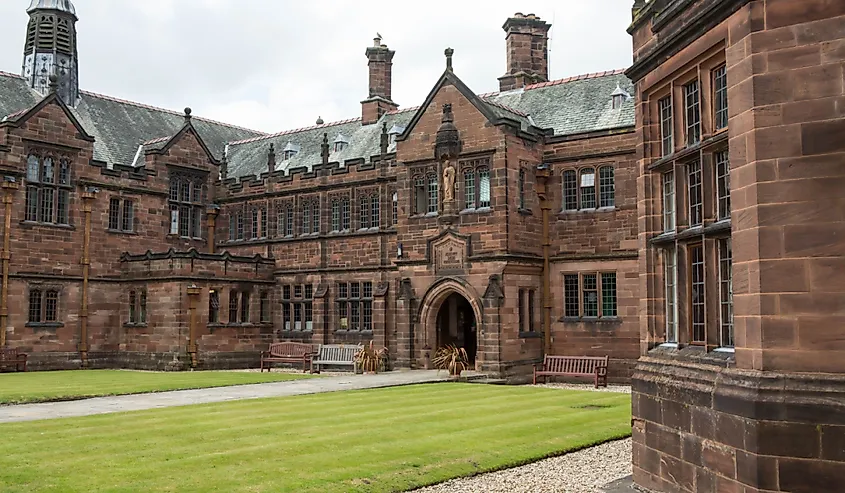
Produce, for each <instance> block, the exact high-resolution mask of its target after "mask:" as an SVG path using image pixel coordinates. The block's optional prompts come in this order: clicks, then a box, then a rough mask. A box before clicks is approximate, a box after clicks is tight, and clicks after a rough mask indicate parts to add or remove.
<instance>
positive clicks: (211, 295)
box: [208, 288, 222, 325]
mask: <svg viewBox="0 0 845 493" xmlns="http://www.w3.org/2000/svg"><path fill="white" fill-rule="evenodd" d="M221 291H222V289H221V288H210V289H209V290H208V323H209V325H219V324H220V292H221Z"/></svg>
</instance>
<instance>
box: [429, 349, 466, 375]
mask: <svg viewBox="0 0 845 493" xmlns="http://www.w3.org/2000/svg"><path fill="white" fill-rule="evenodd" d="M431 362H432V364H433V365H434V367H435V368H437V369H438V370H449V375H451V376H453V377H460V376H461V372H462V371H464V370H466V369H468V368H469V357H467V352H466V349H464V348H462V347H457V346H455V345H454V344H450V345H448V346H443V347H441V348H440V349H438V350H437V352H436V353H435V354H434V358H433V359H432V360H431Z"/></svg>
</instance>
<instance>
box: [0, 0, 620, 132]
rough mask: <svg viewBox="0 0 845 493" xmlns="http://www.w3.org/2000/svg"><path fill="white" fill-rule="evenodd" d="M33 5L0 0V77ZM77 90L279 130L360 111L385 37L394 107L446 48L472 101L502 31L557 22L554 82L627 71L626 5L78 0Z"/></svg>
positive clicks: (425, 85)
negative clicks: (531, 22) (370, 50)
mask: <svg viewBox="0 0 845 493" xmlns="http://www.w3.org/2000/svg"><path fill="white" fill-rule="evenodd" d="M29 2H30V0H0V70H2V71H6V72H13V73H19V72H20V66H21V60H22V52H23V41H24V33H25V30H26V23H27V19H28V17H27V14H26V8H27V7H28V6H29ZM73 2H74V4H75V5H76V10H77V14H78V16H79V19H80V20H79V22H78V24H77V31H78V33H79V55H80V79H81V85H82V87H83V89H86V90H89V91H94V92H100V93H104V94H108V95H111V96H115V97H119V98H123V99H130V100H133V101H139V102H143V103H146V104H151V105H155V106H161V107H165V108H170V109H175V110H181V109H182V108H184V107H185V106H191V107H192V108H193V109H194V114H195V115H198V116H204V117H208V118H214V119H217V120H222V121H225V122H228V123H233V124H237V125H243V126H246V127H249V128H255V129H258V130H263V131H268V132H276V131H280V130H284V129H290V128H296V127H301V126H307V125H312V124H313V123H314V121H315V120H316V118H317V116H318V115H319V116H322V117H323V119H324V120H326V121H333V120H340V119H345V118H352V117H356V116H360V111H361V110H360V101H361V100H362V99H364V98H365V97H366V96H367V94H368V90H367V83H368V82H367V59H366V57H365V56H364V50H365V49H366V47H367V46H369V45H370V44H371V43H372V38H373V37H374V36H375V33H376V32H379V33H381V35H382V36H383V37H384V43H386V44H387V45H388V46H389V47H390V48H391V49H393V50H396V57H395V58H394V60H393V62H394V63H393V99H394V101H396V102H397V103H398V104H399V105H400V106H401V107H408V106H416V105H418V104H420V103H421V102H422V101H423V99H424V98H425V96H426V95H427V94H428V92H429V90H430V89H431V86H432V85H433V84H434V82H435V81H436V80H437V78H438V77H439V76H440V73H441V72H442V71H443V68H444V65H445V62H444V58H443V50H444V49H445V48H446V47H447V46H451V47H452V48H454V49H455V59H454V65H455V71H456V73H457V74H458V76H460V77H461V78H462V79H463V80H464V82H466V83H467V84H468V85H469V87H470V88H472V89H473V90H474V91H476V92H478V93H484V92H491V91H495V90H497V89H498V81H497V77H499V76H501V75H502V74H504V72H505V36H504V31H502V29H501V26H502V24H503V23H504V21H505V19H507V18H508V17H509V16H511V15H513V14H514V12H516V11H519V12H523V13H525V14H527V13H534V14H536V15H538V16H540V17H542V18H543V19H544V20H547V21H548V22H552V21H554V23H553V27H552V32H551V35H552V42H551V46H550V55H549V56H550V65H551V73H550V77H551V78H552V79H558V78H563V77H568V76H571V75H577V74H582V73H587V72H598V71H603V70H610V69H616V68H624V67H627V66H628V65H629V64H630V63H631V39H630V37H629V35H628V34H627V33H626V31H625V29H626V28H627V27H628V24H629V23H630V19H631V6H632V4H633V1H632V0H518V1H514V0H510V1H508V0H474V1H458V0H451V1H441V0H426V1H420V2H416V1H415V2H407V1H401V0H396V1H387V2H361V1H357V2H356V1H349V0H333V1H332V0H307V1H289V0H73Z"/></svg>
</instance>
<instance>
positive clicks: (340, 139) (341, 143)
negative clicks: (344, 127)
mask: <svg viewBox="0 0 845 493" xmlns="http://www.w3.org/2000/svg"><path fill="white" fill-rule="evenodd" d="M347 147H349V139H347V138H346V137H345V136H344V135H343V134H337V138H335V139H334V152H340V151H342V150H344V149H346V148H347Z"/></svg>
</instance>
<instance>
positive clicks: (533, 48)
mask: <svg viewBox="0 0 845 493" xmlns="http://www.w3.org/2000/svg"><path fill="white" fill-rule="evenodd" d="M551 27H552V25H551V24H548V23H546V22H545V21H543V20H541V19H540V18H539V17H537V16H536V15H534V14H528V15H523V14H522V13H520V12H517V13H516V14H514V16H513V17H511V18H510V19H508V20H507V21H506V22H505V25H504V26H502V29H504V30H505V32H506V33H507V36H506V38H505V39H506V40H507V54H508V71H507V73H505V75H503V76H501V77H499V90H500V91H510V90H511V89H519V88H520V87H525V86H527V85H529V84H534V83H537V82H545V81H547V80H549V29H550V28H551Z"/></svg>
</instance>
